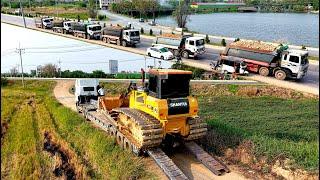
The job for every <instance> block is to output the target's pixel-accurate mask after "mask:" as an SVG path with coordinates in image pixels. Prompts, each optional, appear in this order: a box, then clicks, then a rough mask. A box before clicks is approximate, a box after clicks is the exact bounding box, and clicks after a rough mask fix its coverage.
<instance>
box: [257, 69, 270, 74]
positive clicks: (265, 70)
mask: <svg viewBox="0 0 320 180" xmlns="http://www.w3.org/2000/svg"><path fill="white" fill-rule="evenodd" d="M269 73H270V71H269V69H268V68H266V67H261V68H260V69H259V74H260V75H261V76H268V75H269Z"/></svg>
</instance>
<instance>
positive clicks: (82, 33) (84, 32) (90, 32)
mask: <svg viewBox="0 0 320 180" xmlns="http://www.w3.org/2000/svg"><path fill="white" fill-rule="evenodd" d="M101 29H102V27H101V25H100V24H91V23H87V24H86V23H74V24H71V30H70V31H71V32H72V34H73V36H76V37H82V38H87V39H97V40H100V39H101Z"/></svg>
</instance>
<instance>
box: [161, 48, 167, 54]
mask: <svg viewBox="0 0 320 180" xmlns="http://www.w3.org/2000/svg"><path fill="white" fill-rule="evenodd" d="M159 50H160V52H162V53H165V52H168V49H167V48H161V49H159Z"/></svg>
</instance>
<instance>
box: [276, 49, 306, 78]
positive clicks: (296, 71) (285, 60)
mask: <svg viewBox="0 0 320 180" xmlns="http://www.w3.org/2000/svg"><path fill="white" fill-rule="evenodd" d="M308 67H309V61H308V51H303V50H292V49H291V50H286V51H284V52H282V57H281V68H284V69H288V70H289V71H290V73H291V77H292V78H296V79H301V78H303V77H304V76H305V75H306V74H307V71H308Z"/></svg>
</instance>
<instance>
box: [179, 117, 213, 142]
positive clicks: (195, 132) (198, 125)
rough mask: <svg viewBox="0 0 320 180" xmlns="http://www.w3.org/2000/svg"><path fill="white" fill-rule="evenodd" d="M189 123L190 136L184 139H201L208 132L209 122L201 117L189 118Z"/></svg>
mask: <svg viewBox="0 0 320 180" xmlns="http://www.w3.org/2000/svg"><path fill="white" fill-rule="evenodd" d="M188 124H189V127H190V134H189V136H187V137H185V138H183V140H184V141H192V140H196V139H200V138H202V137H204V136H205V135H206V134H207V130H208V129H207V123H205V121H204V120H203V119H201V118H199V117H197V118H193V119H189V120H188Z"/></svg>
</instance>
